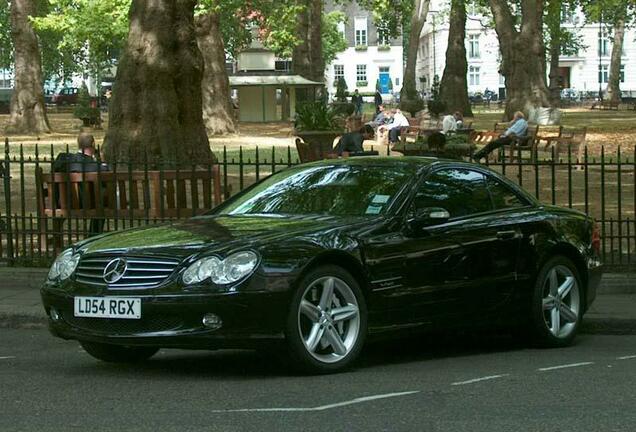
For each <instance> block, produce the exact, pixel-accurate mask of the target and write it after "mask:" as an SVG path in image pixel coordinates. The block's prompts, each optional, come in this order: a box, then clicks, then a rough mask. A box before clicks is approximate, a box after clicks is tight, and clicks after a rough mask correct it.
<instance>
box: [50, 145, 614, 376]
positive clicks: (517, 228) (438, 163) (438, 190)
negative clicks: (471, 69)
mask: <svg viewBox="0 0 636 432" xmlns="http://www.w3.org/2000/svg"><path fill="white" fill-rule="evenodd" d="M599 246H600V241H599V232H598V229H597V227H596V225H595V223H594V221H593V220H592V219H591V218H589V217H587V216H585V215H584V214H582V213H580V212H577V211H573V210H568V209H563V208H558V207H551V206H546V205H543V204H540V203H538V202H537V201H536V200H535V199H534V198H533V197H531V196H530V195H528V194H527V193H526V192H524V191H523V190H522V189H520V188H519V187H517V186H516V185H515V184H513V183H511V182H510V181H508V180H507V179H505V178H504V177H501V176H499V175H498V174H496V173H494V172H492V171H490V170H488V169H487V168H484V167H481V166H477V165H473V164H467V163H461V162H454V161H445V160H437V159H428V158H408V157H404V158H379V157H371V158H364V157H361V158H349V159H344V160H326V161H321V162H316V163H312V164H306V165H299V166H295V167H291V168H288V169H286V170H284V171H281V172H278V173H276V174H274V175H272V176H270V177H268V178H266V179H264V180H262V181H261V182H259V183H257V184H255V185H253V186H251V187H250V188H248V189H246V190H245V191H243V192H241V193H239V194H238V195H236V196H234V197H233V198H231V199H229V200H228V201H226V202H225V203H223V204H222V205H220V206H218V207H217V208H215V209H213V210H212V211H211V212H210V213H208V214H207V215H204V216H199V217H194V218H192V219H188V220H185V221H182V222H178V223H171V224H167V225H160V226H148V227H144V228H137V229H131V230H128V231H122V232H116V233H110V234H106V235H102V236H99V237H94V238H91V239H88V240H86V241H83V242H81V243H78V244H77V245H75V246H74V247H72V248H70V249H68V250H66V251H64V252H63V253H62V254H60V256H59V257H58V258H57V259H56V261H55V263H54V264H53V266H52V267H51V270H50V272H49V275H48V278H47V281H46V282H45V284H44V286H43V287H42V299H43V302H44V307H45V309H46V312H47V314H48V316H49V318H50V320H49V321H50V329H51V331H52V333H53V334H54V335H56V336H59V337H62V338H65V339H76V340H78V341H79V342H80V343H81V344H82V346H83V347H84V349H85V350H86V352H88V353H89V354H91V355H92V356H94V357H96V358H98V359H101V360H105V361H111V362H126V361H139V360H143V359H147V358H149V357H151V356H152V355H153V354H155V353H156V352H157V350H158V349H160V348H194V349H216V348H229V347H242V348H257V349H258V348H259V347H264V348H268V347H272V346H274V345H275V344H278V346H280V347H284V348H285V350H286V352H287V353H288V354H289V356H290V357H291V359H292V360H293V361H294V363H295V364H297V365H298V366H300V367H302V368H304V369H305V370H309V371H313V372H329V371H335V370H340V369H342V368H344V367H346V366H348V365H350V364H351V362H352V361H354V360H355V359H356V357H358V355H359V353H360V350H361V348H362V346H363V344H364V342H365V340H366V339H367V337H376V336H379V335H382V334H388V333H389V332H399V331H404V330H406V329H413V328H421V329H435V328H445V329H447V328H458V327H471V328H472V327H475V326H479V325H487V326H496V327H497V328H504V329H506V328H510V329H513V328H514V329H517V328H520V329H521V328H523V329H526V330H527V331H526V332H523V333H522V334H528V335H530V336H531V338H532V339H533V340H534V342H536V343H539V344H541V345H544V346H552V347H554V346H556V347H559V346H565V345H567V344H569V343H571V342H572V340H573V339H574V337H575V335H576V333H577V329H578V328H579V326H580V324H581V319H582V317H583V315H584V313H585V312H586V310H587V309H588V307H589V306H590V304H591V303H592V301H593V300H594V297H595V295H596V287H597V285H598V282H599V279H600V274H601V268H602V267H601V263H600V260H599Z"/></svg>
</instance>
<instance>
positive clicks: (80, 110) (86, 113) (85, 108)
mask: <svg viewBox="0 0 636 432" xmlns="http://www.w3.org/2000/svg"><path fill="white" fill-rule="evenodd" d="M73 115H74V116H75V117H76V118H78V119H82V121H84V124H85V125H87V124H89V123H91V122H94V120H95V119H97V118H98V117H99V108H97V107H92V106H91V96H90V94H89V93H88V87H86V84H82V88H80V90H79V93H78V95H77V106H75V110H73Z"/></svg>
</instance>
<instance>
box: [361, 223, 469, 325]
mask: <svg viewBox="0 0 636 432" xmlns="http://www.w3.org/2000/svg"><path fill="white" fill-rule="evenodd" d="M444 231H445V230H444V228H443V227H437V228H434V229H431V230H430V231H428V232H427V233H420V234H417V233H413V232H410V231H409V230H408V229H406V227H404V225H403V224H402V220H401V218H400V221H399V222H397V223H395V224H393V226H392V227H390V228H387V229H386V230H384V231H381V232H377V233H374V234H373V235H371V236H369V237H368V238H366V239H365V240H364V254H365V262H366V265H367V269H368V272H369V280H370V283H371V290H372V291H371V295H370V297H369V303H370V304H369V310H370V311H377V316H373V317H372V316H370V317H369V322H373V323H375V324H376V325H377V326H380V327H387V328H392V327H396V326H397V327H401V326H411V325H420V324H427V323H430V322H432V321H435V317H437V316H440V315H441V316H443V315H446V314H448V313H450V312H452V310H453V309H454V308H455V306H454V305H453V304H452V302H453V301H454V295H453V293H452V292H451V291H450V290H449V289H448V287H449V284H451V283H452V280H453V278H455V277H456V276H455V275H456V274H457V272H455V271H454V268H453V267H454V263H455V262H456V261H459V260H460V256H459V255H458V249H459V246H458V245H457V244H456V243H454V242H453V241H452V239H450V237H449V236H447V235H445V232H444ZM453 256H454V257H455V258H456V260H453V259H452V258H451V257H453Z"/></svg>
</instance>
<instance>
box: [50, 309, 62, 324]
mask: <svg viewBox="0 0 636 432" xmlns="http://www.w3.org/2000/svg"><path fill="white" fill-rule="evenodd" d="M50 313H51V319H52V320H53V321H55V322H57V321H59V320H60V313H59V312H58V311H57V309H55V308H51V311H50Z"/></svg>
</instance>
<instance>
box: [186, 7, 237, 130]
mask: <svg viewBox="0 0 636 432" xmlns="http://www.w3.org/2000/svg"><path fill="white" fill-rule="evenodd" d="M196 30H197V42H198V44H199V49H200V50H201V53H202V54H203V63H204V68H203V80H202V82H201V95H202V97H203V121H204V123H205V127H206V129H207V131H208V133H209V134H212V135H222V134H226V133H234V132H236V120H235V118H234V108H233V107H232V101H231V99H230V80H229V78H228V76H227V70H226V69H225V47H224V45H223V38H222V36H221V30H220V28H219V15H218V14H217V13H212V12H210V13H207V14H204V15H200V16H198V17H197V19H196Z"/></svg>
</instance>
